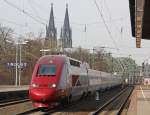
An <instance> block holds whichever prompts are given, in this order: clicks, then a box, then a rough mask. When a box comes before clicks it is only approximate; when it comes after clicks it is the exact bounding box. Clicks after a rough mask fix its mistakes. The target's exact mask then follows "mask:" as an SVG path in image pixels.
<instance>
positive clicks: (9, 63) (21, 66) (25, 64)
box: [7, 62, 27, 68]
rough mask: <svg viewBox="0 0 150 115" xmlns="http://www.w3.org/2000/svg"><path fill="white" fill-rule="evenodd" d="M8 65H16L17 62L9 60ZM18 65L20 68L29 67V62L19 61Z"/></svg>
mask: <svg viewBox="0 0 150 115" xmlns="http://www.w3.org/2000/svg"><path fill="white" fill-rule="evenodd" d="M7 66H8V67H16V63H13V62H8V63H7ZM17 67H18V68H26V67H27V63H26V62H22V63H21V64H20V63H17Z"/></svg>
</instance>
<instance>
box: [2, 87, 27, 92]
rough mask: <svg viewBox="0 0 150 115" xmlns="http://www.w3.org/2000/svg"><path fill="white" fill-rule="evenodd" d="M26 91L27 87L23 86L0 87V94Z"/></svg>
mask: <svg viewBox="0 0 150 115" xmlns="http://www.w3.org/2000/svg"><path fill="white" fill-rule="evenodd" d="M28 89H29V86H28V85H23V86H15V85H0V93H1V92H11V91H25V90H28Z"/></svg>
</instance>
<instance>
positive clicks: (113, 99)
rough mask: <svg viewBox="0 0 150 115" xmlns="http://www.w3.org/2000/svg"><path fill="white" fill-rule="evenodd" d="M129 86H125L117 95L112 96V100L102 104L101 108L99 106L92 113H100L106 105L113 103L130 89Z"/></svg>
mask: <svg viewBox="0 0 150 115" xmlns="http://www.w3.org/2000/svg"><path fill="white" fill-rule="evenodd" d="M128 88H129V87H127V88H125V89H124V90H122V91H121V92H119V93H118V94H117V95H115V96H114V97H112V98H111V99H110V100H108V101H107V102H106V103H105V104H104V105H102V106H101V107H100V108H98V109H97V110H96V111H94V112H91V113H90V114H92V115H97V114H98V113H100V112H101V111H102V110H104V108H105V107H106V106H108V105H109V104H110V103H112V102H113V101H115V100H116V99H117V98H118V97H119V96H120V95H122V94H123V93H124V92H125V91H126V90H128Z"/></svg>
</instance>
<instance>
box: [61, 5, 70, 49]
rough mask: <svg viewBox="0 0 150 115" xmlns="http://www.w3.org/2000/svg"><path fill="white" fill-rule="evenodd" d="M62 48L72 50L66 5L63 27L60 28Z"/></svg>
mask: <svg viewBox="0 0 150 115" xmlns="http://www.w3.org/2000/svg"><path fill="white" fill-rule="evenodd" d="M60 37H61V39H62V46H63V48H72V30H71V28H70V22H69V14H68V4H66V13H65V19H64V25H63V27H62V28H61V35H60Z"/></svg>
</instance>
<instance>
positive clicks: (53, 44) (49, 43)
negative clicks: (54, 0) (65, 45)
mask: <svg viewBox="0 0 150 115" xmlns="http://www.w3.org/2000/svg"><path fill="white" fill-rule="evenodd" d="M45 48H50V49H55V48H57V30H56V27H55V22H54V13H53V4H51V12H50V18H49V24H48V26H46V37H45Z"/></svg>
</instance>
